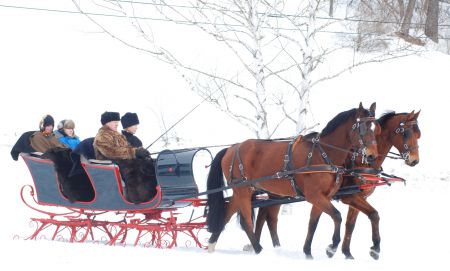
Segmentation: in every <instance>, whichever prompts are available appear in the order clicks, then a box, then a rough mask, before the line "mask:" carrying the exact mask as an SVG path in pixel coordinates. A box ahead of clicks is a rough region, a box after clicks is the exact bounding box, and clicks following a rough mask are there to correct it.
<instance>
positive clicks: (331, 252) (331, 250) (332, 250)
mask: <svg viewBox="0 0 450 271" xmlns="http://www.w3.org/2000/svg"><path fill="white" fill-rule="evenodd" d="M335 253H336V248H335V247H333V245H329V246H328V247H327V256H328V258H331V257H333V256H334V254H335Z"/></svg>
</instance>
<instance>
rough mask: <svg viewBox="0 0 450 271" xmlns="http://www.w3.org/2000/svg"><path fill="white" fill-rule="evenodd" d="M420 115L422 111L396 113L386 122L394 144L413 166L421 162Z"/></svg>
mask: <svg viewBox="0 0 450 271" xmlns="http://www.w3.org/2000/svg"><path fill="white" fill-rule="evenodd" d="M419 115H420V111H419V112H417V113H414V111H412V112H411V113H403V114H396V115H394V116H393V117H392V118H390V120H389V121H387V123H386V125H387V126H388V127H387V129H388V131H389V139H390V141H391V143H392V145H393V146H394V147H395V148H396V149H397V150H398V151H399V152H400V155H401V157H402V158H403V160H405V163H406V164H407V165H408V166H412V167H413V166H415V165H417V164H418V163H419V143H418V140H419V138H420V135H421V133H420V129H419V125H418V122H417V118H418V117H419Z"/></svg>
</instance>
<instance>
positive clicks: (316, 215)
mask: <svg viewBox="0 0 450 271" xmlns="http://www.w3.org/2000/svg"><path fill="white" fill-rule="evenodd" d="M321 214H322V211H321V210H320V209H318V208H316V207H315V206H314V205H313V207H312V208H311V213H310V215H309V224H308V234H307V235H306V240H305V244H304V245H303V252H304V253H305V255H306V258H307V259H312V258H313V256H312V254H311V244H312V240H313V238H314V233H315V232H316V229H317V224H318V223H319V219H320V215H321Z"/></svg>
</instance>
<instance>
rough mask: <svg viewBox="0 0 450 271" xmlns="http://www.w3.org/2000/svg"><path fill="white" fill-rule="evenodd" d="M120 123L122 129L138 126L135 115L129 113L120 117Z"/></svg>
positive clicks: (137, 119)
mask: <svg viewBox="0 0 450 271" xmlns="http://www.w3.org/2000/svg"><path fill="white" fill-rule="evenodd" d="M120 121H121V122H122V127H123V129H126V128H128V127H130V126H133V125H136V124H139V118H138V115H137V114H136V113H130V112H127V113H125V115H123V116H122V119H121V120H120Z"/></svg>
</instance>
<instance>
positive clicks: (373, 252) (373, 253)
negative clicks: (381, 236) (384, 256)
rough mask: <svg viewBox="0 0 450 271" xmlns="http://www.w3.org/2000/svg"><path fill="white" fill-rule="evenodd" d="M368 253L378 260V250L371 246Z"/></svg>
mask: <svg viewBox="0 0 450 271" xmlns="http://www.w3.org/2000/svg"><path fill="white" fill-rule="evenodd" d="M369 254H370V256H371V257H372V258H373V259H374V260H378V259H379V258H380V251H376V250H375V249H373V248H371V249H370V253H369Z"/></svg>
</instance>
